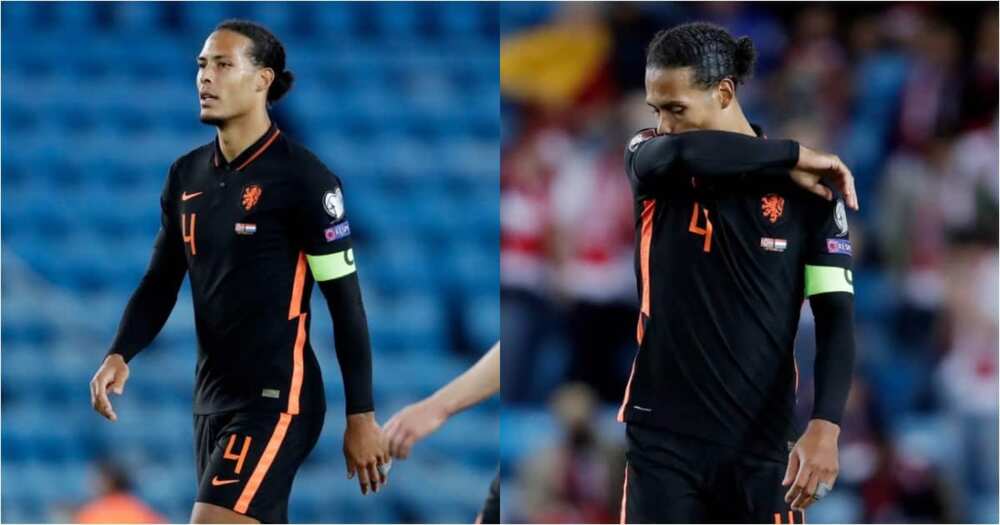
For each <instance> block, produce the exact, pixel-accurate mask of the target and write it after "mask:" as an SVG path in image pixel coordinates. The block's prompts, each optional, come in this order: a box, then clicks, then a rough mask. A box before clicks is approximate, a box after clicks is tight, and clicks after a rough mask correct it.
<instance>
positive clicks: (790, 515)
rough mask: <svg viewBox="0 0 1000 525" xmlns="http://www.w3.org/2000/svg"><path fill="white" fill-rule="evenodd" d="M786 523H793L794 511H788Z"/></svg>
mask: <svg viewBox="0 0 1000 525" xmlns="http://www.w3.org/2000/svg"><path fill="white" fill-rule="evenodd" d="M788 523H790V524H792V523H795V511H794V510H790V511H788Z"/></svg>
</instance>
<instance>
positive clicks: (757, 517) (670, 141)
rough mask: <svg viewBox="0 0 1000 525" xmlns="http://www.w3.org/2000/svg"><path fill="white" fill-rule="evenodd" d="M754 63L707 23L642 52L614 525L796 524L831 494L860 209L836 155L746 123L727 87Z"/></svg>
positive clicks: (849, 352)
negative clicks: (628, 362)
mask: <svg viewBox="0 0 1000 525" xmlns="http://www.w3.org/2000/svg"><path fill="white" fill-rule="evenodd" d="M753 61H754V50H753V44H752V43H751V41H750V40H749V39H748V38H746V37H743V38H740V39H738V40H736V39H734V38H733V37H732V36H731V35H730V34H729V33H728V32H726V30H724V29H722V28H720V27H718V26H714V25H710V24H705V23H693V24H685V25H681V26H677V27H674V28H672V29H670V30H666V31H661V32H659V33H658V34H657V35H656V36H655V38H654V39H653V40H652V42H651V43H650V45H649V48H648V52H647V57H646V101H647V103H648V104H649V106H650V107H651V108H652V110H653V112H654V113H655V115H656V118H657V121H658V126H657V128H655V129H649V130H644V131H641V132H639V134H637V135H636V136H635V137H634V138H632V140H631V141H630V142H629V144H628V147H627V148H626V152H625V165H626V171H627V174H628V179H629V181H630V183H631V186H632V190H633V194H634V198H635V213H636V229H637V244H638V246H637V250H636V260H635V263H636V274H637V278H638V279H637V280H638V291H639V297H640V298H641V308H640V314H639V322H638V326H637V333H636V335H637V339H638V341H639V350H638V354H637V355H636V359H635V361H634V364H633V366H632V372H631V375H630V378H629V382H628V387H627V388H626V391H625V398H624V402H623V404H622V407H621V410H620V411H619V420H623V421H625V422H626V423H627V439H628V451H627V456H626V459H627V464H626V465H627V466H626V472H625V489H624V495H623V497H622V508H621V521H622V523H625V522H628V523H633V522H634V523H655V522H659V523H701V522H729V523H750V522H757V523H764V522H766V523H801V522H802V520H803V519H804V516H803V515H802V512H801V511H803V510H804V509H805V508H806V507H807V506H808V505H810V504H811V503H812V502H814V501H816V500H817V499H819V498H821V497H823V496H824V495H825V494H826V493H827V492H829V491H830V490H831V489H832V487H833V484H834V481H835V479H836V477H837V469H838V463H837V461H838V460H837V438H838V434H839V432H840V428H839V426H838V424H839V421H840V418H841V415H842V412H843V408H844V404H845V402H846V398H847V393H848V389H849V387H850V379H851V369H852V366H853V359H854V332H853V295H852V294H853V288H852V281H851V241H850V239H849V236H848V225H847V218H846V211H845V200H846V202H847V205H849V206H850V207H851V208H852V209H857V207H858V202H857V196H856V195H855V192H854V187H853V177H852V176H851V173H850V171H849V170H848V169H847V168H846V167H845V166H844V164H843V163H842V162H841V161H840V160H839V159H838V158H837V157H836V156H833V155H829V154H824V153H819V152H816V151H813V150H811V149H808V148H805V147H803V146H800V145H799V144H797V143H796V142H794V141H791V140H770V139H766V138H764V132H763V130H761V128H760V127H758V126H754V125H751V124H750V122H749V121H748V120H747V118H746V116H745V115H744V114H743V111H742V109H741V108H740V103H739V100H738V97H737V86H738V85H739V84H740V83H742V81H743V80H745V79H746V78H747V77H748V76H749V75H750V73H751V70H752V66H753ZM821 179H825V180H827V181H829V182H831V183H832V184H833V185H834V186H835V188H836V189H837V190H839V193H840V194H842V196H843V198H840V197H838V196H836V195H835V194H834V193H833V192H832V191H831V190H830V189H829V188H827V186H825V185H824V184H822V181H821ZM806 298H808V299H809V302H810V306H811V308H812V311H813V314H814V316H815V318H816V347H817V348H816V366H815V374H816V375H815V383H816V392H815V406H814V408H813V412H812V416H811V419H810V421H809V423H808V426H807V427H806V428H805V431H804V432H801V433H800V429H798V428H795V427H796V425H795V422H794V419H793V418H794V413H793V408H794V405H795V402H796V391H797V387H798V367H797V366H796V363H795V358H794V353H793V352H794V341H795V334H796V330H797V327H798V322H799V313H800V310H801V305H802V302H803V301H804V299H806Z"/></svg>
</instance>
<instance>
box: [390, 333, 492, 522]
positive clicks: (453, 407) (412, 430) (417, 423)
mask: <svg viewBox="0 0 1000 525" xmlns="http://www.w3.org/2000/svg"><path fill="white" fill-rule="evenodd" d="M499 391H500V343H499V342H497V344H495V345H493V348H491V349H490V351H489V352H487V353H486V355H484V356H483V357H482V358H480V359H479V361H478V362H476V364H474V365H472V368H470V369H468V370H466V371H465V373H463V374H462V375H460V376H458V377H457V378H455V379H454V380H452V381H451V382H450V383H448V384H447V385H445V386H444V387H442V388H441V389H440V390H438V391H437V392H435V393H434V394H433V395H431V396H429V397H427V398H425V399H423V400H421V401H419V402H417V403H414V404H412V405H409V406H407V407H406V408H404V409H402V410H400V411H399V412H398V413H397V414H396V415H394V416H392V417H391V418H390V419H389V421H388V422H387V423H386V424H385V437H386V440H387V441H388V446H389V453H390V454H391V455H392V456H393V457H397V458H400V459H406V458H408V457H409V456H410V449H411V448H412V447H413V445H414V443H416V442H417V441H419V440H421V439H423V438H424V437H426V436H427V435H428V434H431V433H432V432H434V431H435V430H437V429H438V428H439V427H440V426H441V425H442V424H443V423H444V422H445V421H447V420H448V418H450V417H451V416H453V415H455V414H457V413H459V412H461V411H463V410H465V409H466V408H468V407H470V406H472V405H475V404H476V403H479V402H480V401H482V400H484V399H486V398H487V397H489V396H491V395H493V394H496V393H497V392H499ZM476 523H500V473H499V472H497V476H496V477H495V478H493V483H491V484H490V492H489V495H488V496H487V497H486V503H485V504H483V510H482V512H480V513H479V516H478V517H477V518H476Z"/></svg>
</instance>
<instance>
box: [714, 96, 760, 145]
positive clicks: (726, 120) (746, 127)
mask: <svg viewBox="0 0 1000 525" xmlns="http://www.w3.org/2000/svg"><path fill="white" fill-rule="evenodd" d="M729 109H730V111H729V112H728V113H727V114H726V115H725V116H724V117H723V119H722V123H721V124H722V125H721V126H720V128H719V129H721V130H722V131H731V132H733V133H742V134H744V135H750V136H751V137H756V136H757V133H756V132H755V131H754V130H753V126H751V125H750V121H749V120H747V117H746V115H744V114H743V108H741V107H740V105H739V103H738V102H736V101H733V107H731V108H729Z"/></svg>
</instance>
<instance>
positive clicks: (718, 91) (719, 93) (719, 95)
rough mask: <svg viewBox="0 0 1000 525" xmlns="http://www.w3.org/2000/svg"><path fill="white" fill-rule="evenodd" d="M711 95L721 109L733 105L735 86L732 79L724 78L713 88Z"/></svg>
mask: <svg viewBox="0 0 1000 525" xmlns="http://www.w3.org/2000/svg"><path fill="white" fill-rule="evenodd" d="M713 95H714V97H715V99H716V101H718V103H719V107H720V108H721V109H726V108H728V107H729V106H730V105H731V104H732V103H733V100H735V99H736V84H734V83H733V79H731V78H724V79H722V80H721V81H719V85H718V86H717V87H716V88H715V91H714V92H713Z"/></svg>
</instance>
